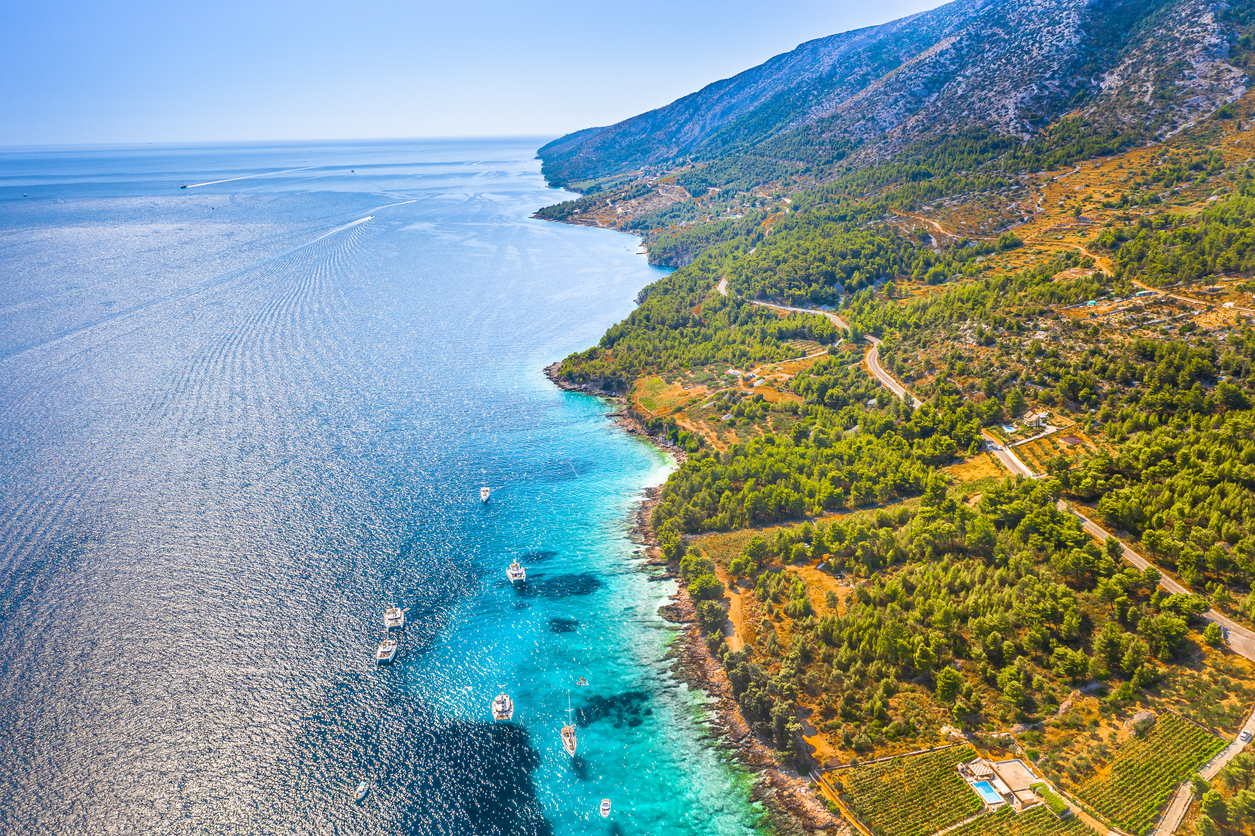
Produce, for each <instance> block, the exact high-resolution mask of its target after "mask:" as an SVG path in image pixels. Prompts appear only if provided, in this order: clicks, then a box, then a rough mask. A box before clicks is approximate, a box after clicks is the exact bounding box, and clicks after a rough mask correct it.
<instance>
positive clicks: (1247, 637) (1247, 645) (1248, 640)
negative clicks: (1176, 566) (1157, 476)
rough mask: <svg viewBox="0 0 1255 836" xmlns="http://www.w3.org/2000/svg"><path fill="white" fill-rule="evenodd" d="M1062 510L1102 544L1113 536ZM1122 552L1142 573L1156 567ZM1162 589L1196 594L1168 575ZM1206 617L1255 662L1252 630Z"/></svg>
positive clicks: (1214, 614) (1125, 548)
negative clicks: (1078, 520) (1079, 522)
mask: <svg viewBox="0 0 1255 836" xmlns="http://www.w3.org/2000/svg"><path fill="white" fill-rule="evenodd" d="M1059 510H1061V511H1068V512H1070V513H1071V514H1073V515H1074V516H1076V517H1077V518H1079V519H1080V521H1081V527H1082V528H1084V529H1085V531H1086V533H1088V534H1089V535H1090V536H1091V537H1094V538H1095V539H1097V540H1098V541H1099V542H1106V540H1107V538H1109V537H1111V536H1112V535H1111V534H1110V533H1109V532H1108V531H1107V530H1106V529H1105V528H1103V527H1102V526H1100V525H1099V524H1098V523H1096V522H1094V521H1093V520H1091V519H1090V518H1089V517H1087V516H1085V515H1084V514H1082V513H1081V512H1080V511H1078V510H1076V509H1075V508H1073V507H1071V506H1070V505H1067V504H1065V503H1063V502H1060V503H1059ZM1120 549H1121V551H1122V553H1123V554H1124V559H1125V560H1127V561H1128V562H1129V563H1132V564H1133V565H1134V566H1136V567H1137V568H1138V569H1141V570H1142V571H1145V570H1146V569H1147V568H1148V567H1150V566H1153V565H1154V564H1153V563H1151V562H1150V561H1149V560H1147V559H1146V558H1144V557H1142V556H1141V555H1140V554H1138V553H1137V552H1135V551H1133V550H1132V549H1130V548H1129V547H1128V546H1126V545H1125V544H1124V543H1121V544H1120ZM1156 568H1158V567H1156ZM1159 585H1160V586H1162V587H1163V588H1164V589H1166V590H1167V591H1168V592H1171V593H1173V594H1175V595H1189V594H1192V590H1190V589H1188V588H1187V587H1185V586H1184V585H1183V584H1181V583H1179V582H1178V581H1176V580H1174V579H1172V578H1170V577H1168V576H1167V575H1163V576H1162V577H1161V578H1160V580H1159ZM1203 617H1204V618H1206V619H1207V620H1208V621H1214V622H1215V623H1216V624H1217V626H1219V627H1220V629H1221V630H1223V631H1224V634H1225V640H1226V641H1227V642H1228V644H1229V647H1230V648H1232V650H1233V652H1234V653H1236V654H1238V655H1239V656H1245V657H1246V658H1247V659H1250V660H1252V661H1255V631H1251V630H1248V629H1247V628H1245V627H1243V626H1242V625H1241V624H1238V623H1237V622H1235V621H1234V620H1233V619H1231V618H1229V617H1228V616H1226V615H1224V614H1223V613H1219V612H1216V611H1215V610H1208V611H1207V612H1205V613H1203Z"/></svg>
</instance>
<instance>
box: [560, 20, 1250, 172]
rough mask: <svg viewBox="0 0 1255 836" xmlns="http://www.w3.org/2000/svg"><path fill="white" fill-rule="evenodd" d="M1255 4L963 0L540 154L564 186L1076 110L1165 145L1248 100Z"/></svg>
mask: <svg viewBox="0 0 1255 836" xmlns="http://www.w3.org/2000/svg"><path fill="white" fill-rule="evenodd" d="M1250 6H1251V4H1250V3H1237V2H1234V3H1229V2H1226V0H957V2H954V3H950V4H947V5H945V6H942V7H940V8H937V9H934V10H932V11H929V12H924V13H921V14H917V15H913V16H910V17H906V18H903V19H901V20H897V21H893V22H891V23H886V24H883V25H881V26H875V27H870V28H867V29H861V30H856V31H853V32H845V33H841V34H837V35H832V36H829V37H826V38H820V39H817V40H814V41H809V42H807V43H804V44H802V45H801V46H799V47H798V48H797V49H795V50H793V51H792V52H788V53H785V54H783V55H779V56H776V57H775V58H772V59H770V60H769V61H767V62H765V63H763V64H761V65H760V66H758V67H754V68H752V69H750V70H746V71H745V72H743V73H740V74H738V75H736V76H734V77H732V78H730V79H725V80H723V81H718V82H715V83H713V84H711V85H708V86H707V87H705V88H703V89H702V90H700V91H698V92H696V93H693V94H691V95H689V96H685V97H683V98H681V99H679V100H677V101H675V102H673V103H671V104H669V105H667V106H665V107H662V108H658V109H657V110H653V111H650V112H648V113H644V114H641V115H639V116H635V117H633V118H631V119H627V120H625V121H623V122H620V123H618V124H617V125H612V126H609V127H605V128H595V129H586V130H584V131H579V132H576V133H573V134H569V135H567V136H565V137H562V138H560V139H558V140H555V141H554V142H552V143H549V144H548V145H546V146H544V147H543V148H541V149H540V152H539V153H540V156H541V158H542V160H543V163H544V172H545V174H546V176H547V177H548V178H549V179H550V181H551V182H553V183H555V184H563V185H567V184H578V183H580V182H582V181H588V180H595V179H598V178H604V177H607V176H611V175H615V174H620V173H624V172H629V171H634V170H639V169H641V168H643V167H656V168H661V169H673V168H676V167H680V166H683V165H687V164H688V163H690V162H701V161H709V160H713V159H718V158H726V157H728V156H731V155H753V156H755V157H761V158H766V159H770V160H779V161H787V162H788V163H802V164H809V163H814V162H816V161H819V160H823V159H825V158H832V157H834V156H841V155H844V154H845V153H848V152H849V151H850V150H851V149H857V153H860V154H863V155H866V156H869V157H872V158H881V157H884V156H887V155H888V154H890V153H892V151H894V150H895V149H897V148H900V147H902V146H903V145H905V144H907V143H909V142H911V141H914V140H918V139H922V138H927V137H930V136H936V135H940V134H945V133H948V132H955V131H961V130H964V129H970V128H974V127H981V128H988V129H991V130H993V131H995V132H997V133H1000V134H1005V135H1012V136H1016V137H1021V138H1029V137H1031V136H1033V135H1034V134H1036V133H1038V132H1039V131H1041V130H1043V129H1044V128H1046V127H1048V126H1050V125H1051V124H1052V123H1054V122H1056V121H1057V120H1058V119H1060V118H1062V117H1064V116H1067V115H1075V116H1079V117H1080V118H1082V119H1084V120H1086V122H1087V123H1089V124H1090V125H1092V126H1093V127H1094V128H1095V129H1119V130H1124V131H1130V132H1133V133H1136V134H1137V135H1139V136H1142V137H1144V138H1145V139H1147V140H1152V139H1158V138H1162V137H1164V136H1166V135H1169V134H1171V133H1173V132H1175V131H1179V130H1180V129H1182V128H1183V127H1185V126H1188V125H1190V124H1193V123H1194V122H1196V121H1197V120H1199V119H1201V118H1204V117H1206V116H1207V115H1209V114H1211V113H1213V112H1214V111H1215V110H1216V109H1217V108H1219V107H1221V106H1223V105H1225V104H1227V103H1229V102H1232V101H1234V100H1236V99H1237V98H1238V97H1239V96H1241V95H1242V93H1244V92H1245V90H1246V87H1247V85H1248V84H1249V79H1248V76H1247V73H1246V71H1245V68H1244V63H1245V60H1244V59H1245V52H1244V49H1245V47H1244V44H1245V43H1246V42H1248V41H1249V38H1247V39H1246V41H1243V40H1242V33H1243V30H1244V27H1245V26H1247V25H1249V23H1250V22H1251V20H1250V18H1251V17H1252V10H1251V9H1250Z"/></svg>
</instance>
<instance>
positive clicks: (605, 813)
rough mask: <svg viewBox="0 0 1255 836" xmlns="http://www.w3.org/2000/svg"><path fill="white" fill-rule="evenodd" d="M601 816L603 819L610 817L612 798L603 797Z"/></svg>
mask: <svg viewBox="0 0 1255 836" xmlns="http://www.w3.org/2000/svg"><path fill="white" fill-rule="evenodd" d="M601 817H602V818H603V819H608V818H610V799H609V798H603V799H602V800H601Z"/></svg>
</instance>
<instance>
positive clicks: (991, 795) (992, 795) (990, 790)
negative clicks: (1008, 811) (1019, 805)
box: [973, 781, 1003, 804]
mask: <svg viewBox="0 0 1255 836" xmlns="http://www.w3.org/2000/svg"><path fill="white" fill-rule="evenodd" d="M973 786H974V787H975V788H976V792H978V793H980V797H981V798H982V799H984V801H985V803H986V804H1001V803H1002V801H1003V798H1002V796H1001V795H999V794H998V791H997V790H995V789H994V787H993V784H991V783H989V782H988V781H977V782H976V783H975V784H974V785H973Z"/></svg>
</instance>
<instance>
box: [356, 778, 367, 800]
mask: <svg viewBox="0 0 1255 836" xmlns="http://www.w3.org/2000/svg"><path fill="white" fill-rule="evenodd" d="M368 792H370V784H368V783H366V782H365V781H363V782H362V783H360V784H358V785H357V792H355V793H353V801H354V802H359V801H361V800H362V799H363V798H365V797H366V793H368Z"/></svg>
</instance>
